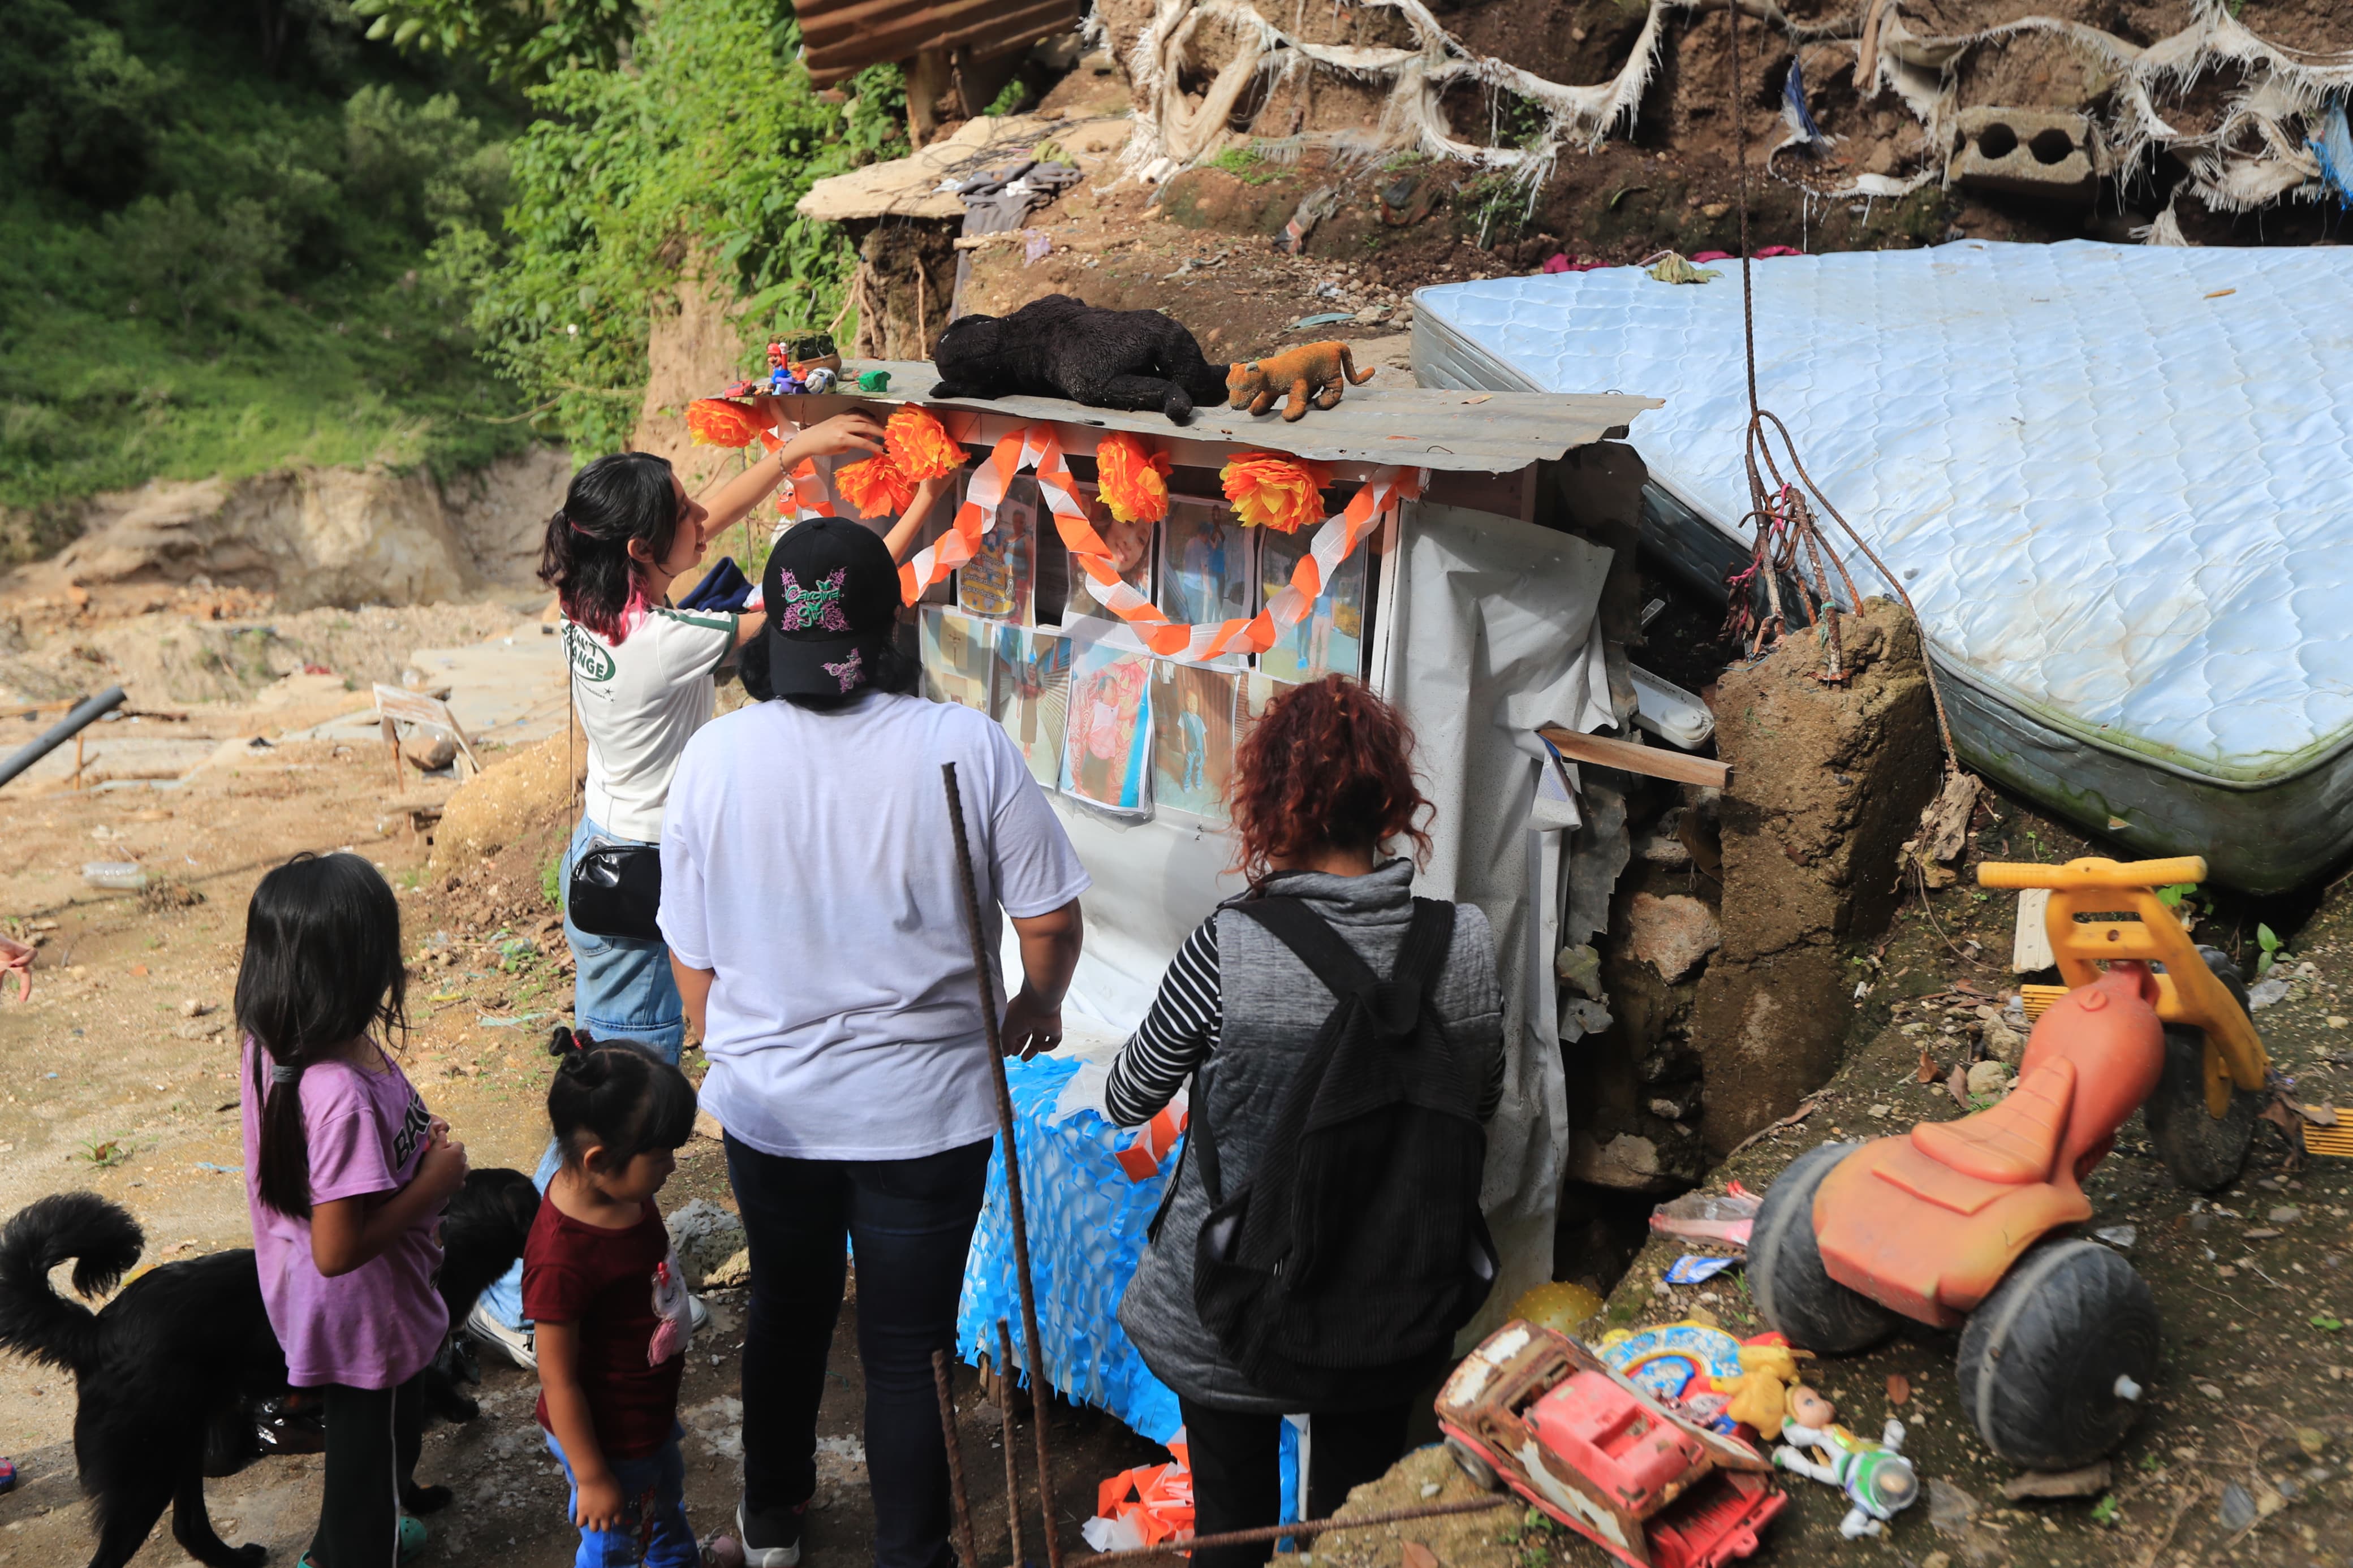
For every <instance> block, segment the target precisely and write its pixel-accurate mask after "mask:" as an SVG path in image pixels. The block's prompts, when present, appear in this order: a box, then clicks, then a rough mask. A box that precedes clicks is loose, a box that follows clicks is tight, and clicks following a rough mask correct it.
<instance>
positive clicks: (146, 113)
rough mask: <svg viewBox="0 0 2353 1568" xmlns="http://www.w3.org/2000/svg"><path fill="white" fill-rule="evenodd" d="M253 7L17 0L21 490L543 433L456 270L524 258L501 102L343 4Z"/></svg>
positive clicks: (14, 396)
mask: <svg viewBox="0 0 2353 1568" xmlns="http://www.w3.org/2000/svg"><path fill="white" fill-rule="evenodd" d="M255 17H256V13H255V9H254V5H253V0H74V3H73V4H71V5H68V4H66V3H65V0H0V136H5V153H7V157H6V158H5V160H0V506H6V507H10V508H16V507H33V508H41V507H45V506H49V505H52V504H53V503H57V502H60V501H64V500H70V499H72V498H74V497H77V496H81V495H87V494H89V493H90V492H91V491H93V490H97V489H111V488H114V487H117V486H122V485H130V484H136V483H138V482H140V481H141V480H143V479H148V478H151V477H153V476H156V475H172V476H185V477H195V476H198V475H204V474H210V473H229V474H232V475H234V474H238V473H247V472H252V471H255V470H257V469H259V468H267V467H270V466H274V465H277V464H281V463H286V462H290V461H303V460H308V461H315V462H366V461H370V460H377V459H381V460H387V461H392V462H396V463H403V464H406V463H416V462H420V461H423V462H430V463H433V464H435V465H436V466H437V467H440V468H457V467H462V466H467V465H470V464H473V463H479V462H481V461H483V460H486V459H487V458H490V457H491V456H493V455H495V454H496V453H497V452H499V451H501V450H503V449H506V448H508V447H512V446H515V445H517V444H519V443H520V442H521V441H522V440H525V439H528V435H527V433H526V432H525V431H524V430H523V429H522V427H521V426H513V425H495V424H492V423H491V421H492V420H494V419H499V418H501V417H504V416H510V415H511V413H512V411H513V410H514V408H515V407H516V405H515V404H514V403H513V402H512V392H511V391H510V390H508V389H506V388H504V387H502V386H501V384H499V383H498V381H497V380H496V378H495V377H494V376H493V375H492V374H491V370H490V367H489V366H487V365H485V364H484V363H482V362H481V360H480V357H479V355H478V353H477V352H476V351H477V348H478V343H477V341H476V339H475V336H474V333H473V331H472V328H471V326H470V322H469V320H468V311H469V310H470V306H471V302H472V301H471V297H470V295H469V294H466V293H463V292H460V291H458V290H456V289H452V288H451V287H450V286H449V283H450V280H449V279H448V277H447V276H446V275H445V274H444V273H443V272H442V271H441V270H439V269H438V268H436V267H435V266H434V265H433V262H432V258H434V257H435V256H436V255H437V254H439V253H441V252H444V251H447V252H448V253H462V254H469V255H471V256H473V257H474V258H476V261H475V263H474V265H475V267H476V268H477V269H478V270H479V269H481V268H487V267H489V266H491V265H494V264H495V263H496V261H497V259H498V258H499V257H500V255H501V249H500V247H501V235H502V234H503V222H502V217H501V214H502V210H503V208H504V206H505V205H506V203H507V201H508V199H509V188H510V187H509V176H508V169H507V161H506V152H505V137H506V135H507V133H508V130H509V127H508V126H507V125H505V124H502V123H500V117H501V112H502V111H503V106H501V104H500V103H499V101H498V100H497V99H496V98H495V97H494V96H493V95H491V94H490V93H488V92H486V91H485V90H484V89H483V88H482V86H481V84H480V79H479V77H477V78H474V79H471V81H470V82H469V81H468V79H465V78H464V77H463V76H453V75H452V74H451V69H452V68H451V67H450V65H449V64H448V62H446V61H436V62H432V65H431V71H432V72H435V73H439V76H438V79H435V78H434V76H432V75H430V74H427V73H426V72H425V71H423V70H421V69H420V68H417V67H414V66H411V65H408V64H405V63H404V62H402V61H401V60H400V58H398V57H396V56H395V55H393V54H392V53H391V51H389V50H387V49H384V48H381V47H375V46H369V45H366V44H365V43H364V41H363V40H362V39H361V37H360V24H359V23H358V22H357V20H356V19H355V18H354V17H353V16H351V15H350V12H349V9H348V7H347V6H345V5H343V4H342V0H268V3H267V4H266V5H264V7H263V14H262V18H261V19H262V20H263V22H264V23H265V24H266V25H265V26H262V27H261V28H259V29H257V28H256V27H255V26H253V23H254V21H255ZM436 89H439V90H436Z"/></svg>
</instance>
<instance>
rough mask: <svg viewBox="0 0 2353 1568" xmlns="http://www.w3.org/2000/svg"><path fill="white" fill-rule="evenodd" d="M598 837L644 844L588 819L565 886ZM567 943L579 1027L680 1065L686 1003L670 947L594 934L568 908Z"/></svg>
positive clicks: (568, 857)
mask: <svg viewBox="0 0 2353 1568" xmlns="http://www.w3.org/2000/svg"><path fill="white" fill-rule="evenodd" d="M592 838H602V839H604V840H605V841H606V842H607V843H609V844H642V843H644V842H645V840H643V839H636V838H618V837H614V836H613V835H612V834H609V833H607V832H606V831H605V830H604V829H603V828H602V827H599V826H596V823H594V822H592V821H590V820H589V819H588V818H587V817H586V816H583V817H582V818H581V819H580V826H578V827H576V828H575V829H574V830H573V834H572V842H571V844H570V845H569V846H568V847H566V848H565V851H564V886H565V888H566V889H569V888H570V887H571V886H572V862H573V861H574V859H575V858H577V857H578V856H579V854H580V852H581V851H582V850H583V849H585V848H586V847H587V845H588V841H589V840H590V839H592ZM564 940H565V942H566V943H567V944H569V945H570V947H571V949H572V958H573V967H574V979H573V1000H572V1017H573V1027H575V1028H576V1029H578V1030H580V1031H581V1032H582V1033H584V1034H587V1035H592V1036H594V1037H596V1038H597V1039H600V1040H636V1041H638V1043H640V1044H642V1045H648V1046H651V1047H653V1048H654V1049H655V1050H656V1051H657V1052H659V1054H660V1056H661V1058H662V1059H663V1060H665V1061H668V1062H673V1063H674V1062H676V1061H677V1060H678V1058H679V1052H680V1051H681V1049H683V1048H684V1047H685V1045H686V1005H685V1004H684V1003H683V1002H681V1000H680V999H679V994H678V980H677V978H676V976H674V975H672V974H671V973H670V949H669V948H668V947H666V946H664V945H663V944H662V943H660V942H637V941H633V940H632V939H630V938H628V937H613V936H591V935H589V934H588V933H587V932H586V931H582V930H581V929H580V928H579V927H578V926H575V925H574V924H573V923H572V916H571V912H570V911H569V910H566V911H565V918H564Z"/></svg>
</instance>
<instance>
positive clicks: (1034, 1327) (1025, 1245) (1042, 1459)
mask: <svg viewBox="0 0 2353 1568" xmlns="http://www.w3.org/2000/svg"><path fill="white" fill-rule="evenodd" d="M940 773H941V775H942V777H943V778H944V780H945V781H946V784H947V795H948V823H949V825H950V826H952V827H954V828H955V852H956V869H957V871H958V872H959V873H960V875H961V880H962V883H963V887H964V913H965V924H966V926H968V927H969V928H970V930H971V931H972V966H973V970H974V973H975V974H976V978H977V979H978V981H979V983H980V1016H981V1023H982V1025H983V1026H984V1027H985V1028H986V1030H987V1036H988V1071H989V1075H990V1077H991V1078H992V1079H995V1081H996V1086H997V1130H998V1131H1000V1132H1002V1133H1003V1134H1004V1135H1005V1197H1006V1209H1007V1211H1008V1214H1009V1215H1010V1216H1011V1218H1012V1222H1013V1281H1014V1284H1015V1286H1016V1287H1017V1288H1018V1290H1019V1293H1020V1297H1021V1342H1022V1348H1023V1350H1025V1351H1026V1352H1029V1415H1030V1423H1029V1424H1030V1426H1031V1428H1032V1430H1033V1431H1034V1432H1035V1433H1036V1435H1037V1440H1038V1510H1039V1513H1040V1514H1042V1515H1043V1516H1044V1522H1045V1529H1046V1568H1062V1532H1061V1530H1060V1526H1059V1525H1058V1523H1057V1522H1056V1521H1055V1518H1054V1457H1053V1452H1052V1450H1051V1448H1050V1447H1049V1445H1048V1442H1047V1437H1046V1426H1047V1420H1046V1401H1045V1399H1044V1398H1043V1397H1041V1393H1042V1390H1043V1389H1044V1387H1045V1384H1046V1372H1045V1367H1046V1358H1045V1353H1044V1352H1043V1351H1042V1350H1041V1349H1040V1348H1039V1339H1038V1302H1037V1300H1036V1299H1035V1297H1034V1296H1033V1295H1032V1294H1031V1292H1030V1289H1029V1215H1028V1214H1027V1213H1026V1212H1025V1211H1024V1209H1023V1207H1022V1203H1021V1156H1020V1152H1019V1151H1018V1148H1017V1147H1016V1144H1015V1140H1014V1136H1013V1087H1012V1085H1011V1083H1010V1082H1008V1080H1007V1079H1006V1076H1005V1053H1004V1049H1003V1047H1002V1046H1001V1045H1000V1043H999V1039H998V1035H997V986H996V984H995V983H994V982H993V981H992V980H991V978H990V969H989V955H988V949H987V943H986V942H984V941H983V940H982V937H981V924H980V884H979V883H978V882H976V880H975V879H974V878H973V871H972V846H971V845H970V844H969V843H968V842H966V840H965V831H964V797H963V795H962V794H961V793H959V792H958V790H957V789H956V770H955V763H941V764H940ZM1007 1375H1008V1376H1010V1375H1011V1369H1010V1368H1008V1369H1007ZM1008 1501H1010V1500H1008ZM1015 1568H1020V1565H1019V1564H1018V1563H1016V1564H1015Z"/></svg>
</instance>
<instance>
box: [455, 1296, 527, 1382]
mask: <svg viewBox="0 0 2353 1568" xmlns="http://www.w3.org/2000/svg"><path fill="white" fill-rule="evenodd" d="M466 1331H467V1332H468V1333H470V1334H471V1335H473V1336H474V1338H475V1340H476V1341H478V1342H480V1343H482V1344H486V1345H489V1346H491V1348H492V1349H494V1350H496V1351H497V1352H499V1353H500V1354H501V1355H502V1356H504V1357H506V1358H507V1359H508V1360H509V1361H511V1362H512V1363H515V1365H517V1366H519V1367H521V1368H522V1369H523V1371H525V1372H537V1371H538V1370H539V1352H538V1349H537V1347H535V1346H534V1345H533V1343H532V1337H531V1331H530V1330H529V1329H527V1328H522V1329H515V1328H509V1327H508V1326H507V1325H506V1324H504V1323H501V1322H500V1321H498V1319H496V1318H494V1317H492V1316H491V1310H490V1308H489V1306H487V1305H486V1304H485V1303H483V1302H482V1301H480V1300H477V1301H475V1303H474V1310H472V1311H470V1312H469V1313H467V1314H466Z"/></svg>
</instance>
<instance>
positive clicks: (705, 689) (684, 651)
mask: <svg viewBox="0 0 2353 1568" xmlns="http://www.w3.org/2000/svg"><path fill="white" fill-rule="evenodd" d="M734 647H735V617H734V616H732V615H701V614H696V613H693V612H690V611H686V610H672V609H668V608H660V609H655V610H651V611H649V612H648V613H647V615H646V617H645V619H644V620H642V621H640V622H638V626H637V628H636V629H635V630H634V631H632V632H630V633H629V634H628V637H624V638H623V639H622V640H621V642H620V644H619V645H618V646H615V645H614V644H612V643H610V642H607V641H606V640H605V638H603V637H599V636H598V635H597V634H596V633H595V632H592V631H590V630H589V629H588V628H587V627H586V626H576V625H575V624H574V623H573V622H571V621H568V620H567V621H565V623H564V650H565V654H566V655H567V656H568V657H569V658H570V659H571V661H572V695H573V701H574V703H575V706H576V708H577V710H578V711H579V714H580V728H581V729H582V731H585V732H586V734H587V737H588V791H587V803H586V804H587V813H588V819H589V820H590V821H591V822H594V823H596V825H597V826H600V827H602V828H603V829H604V830H605V831H606V832H607V833H609V834H611V835H612V836H613V837H616V838H636V839H641V840H643V841H645V842H646V843H649V844H658V843H659V842H660V841H661V830H662V806H663V805H664V803H665V802H667V801H668V800H669V799H670V774H671V773H675V772H676V771H677V770H678V759H679V753H681V752H683V751H685V750H686V742H688V741H689V740H690V739H691V738H692V736H693V734H694V732H695V731H697V730H700V729H702V726H703V725H704V724H706V723H708V722H709V721H710V719H711V710H712V704H713V702H714V700H715V699H716V696H717V690H718V689H717V685H716V683H715V682H714V681H713V679H712V676H713V674H714V673H715V672H716V671H717V670H718V668H719V664H720V661H721V660H722V659H723V658H726V657H727V655H728V654H729V653H730V652H731V651H732V650H733V648H734Z"/></svg>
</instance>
